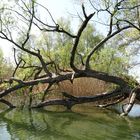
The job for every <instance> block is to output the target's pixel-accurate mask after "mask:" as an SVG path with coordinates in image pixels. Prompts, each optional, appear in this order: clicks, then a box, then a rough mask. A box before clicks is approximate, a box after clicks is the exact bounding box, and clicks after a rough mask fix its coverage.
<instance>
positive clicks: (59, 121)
mask: <svg viewBox="0 0 140 140" xmlns="http://www.w3.org/2000/svg"><path fill="white" fill-rule="evenodd" d="M0 140H140V119H139V118H130V117H120V116H119V115H118V114H116V113H115V112H112V111H109V110H108V111H107V110H104V109H96V108H93V107H78V108H75V109H74V110H73V112H68V111H65V112H56V111H46V110H41V109H38V110H32V111H29V110H27V109H24V110H21V109H13V110H6V111H1V113H0Z"/></svg>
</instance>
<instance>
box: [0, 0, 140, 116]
mask: <svg viewBox="0 0 140 140" xmlns="http://www.w3.org/2000/svg"><path fill="white" fill-rule="evenodd" d="M87 2H89V4H90V7H92V10H91V13H90V14H87V12H86V7H85V6H84V4H82V5H81V9H82V13H83V14H82V15H80V18H81V19H82V20H81V25H80V26H79V27H78V29H77V31H76V33H75V32H74V33H73V32H71V31H70V30H69V29H67V28H65V27H63V25H61V24H59V22H56V21H55V19H54V18H53V16H52V14H51V13H50V11H49V10H48V9H47V7H45V6H44V5H41V4H39V3H38V2H37V1H35V0H29V1H28V0H27V1H23V0H18V1H14V0H11V1H10V2H9V1H8V2H6V1H2V2H1V7H0V15H1V16H0V38H1V39H4V40H7V41H9V42H10V43H11V44H13V46H14V48H15V49H14V59H15V63H16V66H15V70H14V72H13V75H12V76H11V78H10V79H9V80H3V81H2V82H1V84H3V83H5V82H7V83H9V84H10V86H9V87H8V86H7V88H6V89H4V90H2V91H1V92H0V98H1V100H0V101H1V102H3V103H5V104H7V105H9V106H10V107H14V106H13V105H12V104H11V103H9V102H8V101H6V100H4V99H3V97H5V96H6V95H8V94H11V93H12V92H15V91H17V90H19V89H21V88H27V87H29V88H31V87H34V86H36V85H38V84H46V83H48V87H47V88H46V89H45V91H44V94H43V95H42V96H43V97H44V96H45V95H46V93H47V92H48V90H49V89H50V88H51V86H52V85H54V84H58V83H60V82H62V81H65V80H70V81H71V82H73V80H74V79H76V78H81V77H87V78H96V79H99V80H103V81H105V82H108V83H110V84H112V83H113V84H115V85H116V88H115V89H113V90H112V91H109V92H106V93H105V94H102V93H101V94H100V95H95V96H90V97H89V96H86V97H85V96H84V97H83V96H82V97H75V96H72V95H70V94H68V93H62V94H63V96H65V97H66V99H56V100H49V101H44V100H42V102H40V103H39V104H37V105H32V106H31V107H43V106H48V105H64V106H66V107H67V108H68V109H71V107H72V106H73V105H75V104H81V103H86V102H94V101H100V100H104V99H110V98H111V99H113V100H112V101H113V102H112V103H109V104H106V105H102V106H108V105H111V104H116V103H118V102H120V101H122V100H124V99H126V98H128V97H130V101H129V105H128V107H127V108H126V110H125V111H124V114H123V115H125V114H127V113H128V112H129V111H130V110H131V108H132V106H133V104H134V102H135V101H136V100H140V96H139V91H140V89H139V84H138V82H136V81H133V84H132V82H131V83H130V82H129V81H130V80H129V79H127V78H123V77H120V76H119V75H113V74H112V73H108V71H100V70H97V69H96V68H95V67H94V65H93V63H94V59H93V58H95V56H96V54H97V52H98V51H99V50H102V48H104V46H105V45H106V44H107V43H109V42H110V41H113V40H114V38H115V37H117V36H118V35H123V36H125V34H126V33H127V32H132V31H135V32H137V34H138V36H139V31H140V21H139V19H140V17H139V12H140V11H139V7H140V3H139V2H138V1H137V0H135V1H131V0H128V1H124V0H115V1H113V0H112V1H110V0H109V1H106V0H105V1H104V0H102V1H98V2H97V1H94V0H93V1H92V0H89V1H87ZM87 8H88V7H87ZM40 9H43V11H45V12H44V13H45V14H44V13H43V15H46V18H42V16H41V12H40ZM41 11H42V10H41ZM92 11H93V12H92ZM104 13H105V17H103V16H101V17H100V18H103V20H104V19H108V20H105V22H106V23H104V24H105V25H106V26H107V30H108V32H107V34H106V35H105V36H104V37H103V38H102V39H101V40H100V39H99V40H98V42H96V43H95V44H93V46H92V45H90V49H89V51H88V53H87V54H86V55H84V58H83V55H80V58H81V60H82V61H79V62H78V63H77V58H79V52H78V51H80V50H81V49H80V39H81V36H82V34H83V32H84V30H85V29H86V28H87V25H88V23H89V22H90V21H94V18H96V15H99V14H100V15H103V14H104ZM44 19H47V20H44ZM49 21H50V22H49ZM99 23H100V21H99ZM34 32H35V34H36V36H34V37H33V36H32V34H33V33H34ZM40 33H43V34H45V33H53V34H61V35H62V39H64V40H65V41H69V40H72V41H71V42H70V43H69V45H68V47H70V49H71V51H70V52H69V70H68V71H67V70H65V69H64V68H63V67H59V64H58V61H57V59H52V58H50V57H49V56H48V55H44V54H43V52H42V51H41V49H40V48H39V47H37V46H36V44H35V43H34V41H33V40H35V39H36V38H38V37H39V35H40ZM19 36H20V37H21V36H22V38H20V39H19ZM47 37H49V36H46V38H47ZM130 37H131V36H130ZM54 38H55V36H54ZM123 38H124V37H123ZM123 41H124V40H120V42H119V43H123ZM51 43H52V48H49V49H50V50H53V49H54V50H55V49H57V48H54V47H53V43H55V42H51ZM29 44H30V45H29ZM118 45H119V46H120V44H114V47H117V46H118ZM29 46H30V47H29ZM123 46H124V47H125V48H126V49H127V48H128V47H126V46H127V45H123ZM66 47H67V46H66ZM44 48H47V44H46V46H44ZM85 48H86V45H85ZM16 50H20V51H21V52H22V53H23V54H24V55H25V54H26V55H27V56H28V57H29V58H33V59H34V60H36V61H35V63H26V59H23V58H22V57H21V56H20V55H17V51H16ZM50 53H52V52H51V51H50ZM99 55H100V54H99ZM106 55H107V54H106ZM117 55H118V56H119V55H120V53H118V54H117ZM82 62H83V64H81V65H83V66H82V68H81V67H80V65H79V63H82ZM21 68H22V69H27V68H29V69H30V70H31V71H32V72H36V74H34V77H33V78H32V79H26V78H24V77H20V78H17V76H16V74H17V72H18V69H21ZM43 99H44V98H43Z"/></svg>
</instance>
